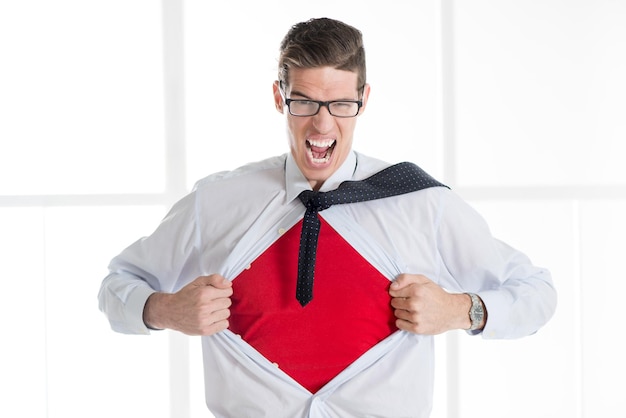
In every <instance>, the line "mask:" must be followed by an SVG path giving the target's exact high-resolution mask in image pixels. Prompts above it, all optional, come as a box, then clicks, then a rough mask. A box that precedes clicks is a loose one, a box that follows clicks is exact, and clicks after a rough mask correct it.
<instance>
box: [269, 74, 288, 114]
mask: <svg viewBox="0 0 626 418" xmlns="http://www.w3.org/2000/svg"><path fill="white" fill-rule="evenodd" d="M272 90H273V91H274V106H275V107H276V110H277V111H279V112H280V113H283V112H284V108H285V103H284V102H283V96H282V94H280V81H278V80H276V81H274V85H273V86H272Z"/></svg>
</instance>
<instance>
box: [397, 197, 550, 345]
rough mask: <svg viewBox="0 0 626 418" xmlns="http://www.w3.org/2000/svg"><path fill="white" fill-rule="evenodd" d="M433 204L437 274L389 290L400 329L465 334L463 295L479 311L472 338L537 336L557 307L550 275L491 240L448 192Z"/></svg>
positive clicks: (410, 278)
mask: <svg viewBox="0 0 626 418" xmlns="http://www.w3.org/2000/svg"><path fill="white" fill-rule="evenodd" d="M439 203H440V207H438V208H437V209H435V210H434V212H433V213H436V216H437V219H438V220H439V222H438V223H436V224H435V230H436V232H435V233H434V236H435V237H436V238H435V245H436V251H435V260H436V262H437V263H438V265H439V268H438V273H436V274H433V275H432V276H431V277H425V276H423V275H410V274H403V275H400V276H398V277H397V278H396V280H395V281H394V283H393V284H392V285H391V286H390V289H389V293H390V295H391V296H392V302H391V304H392V307H393V308H394V309H395V311H394V312H395V315H396V317H397V319H398V321H397V326H398V328H400V329H403V330H406V331H410V332H414V333H419V334H439V333H442V332H445V331H448V330H453V329H465V330H467V329H469V328H470V318H469V310H470V306H471V299H470V297H469V295H467V294H466V292H471V293H474V294H477V295H478V296H479V299H480V303H481V304H482V305H483V308H484V311H485V316H484V318H483V323H482V324H480V325H479V327H478V329H477V330H475V331H473V332H472V333H479V332H480V331H481V330H482V331H483V332H482V335H483V336H484V337H485V338H518V337H522V336H525V335H530V334H532V333H534V332H536V331H537V330H538V329H539V328H540V327H541V326H543V325H544V324H545V323H546V322H547V321H548V320H549V319H550V317H551V316H552V314H553V313H554V309H555V305H556V292H555V290H554V287H553V285H552V280H551V277H550V274H549V272H548V271H547V270H545V269H542V268H539V267H536V266H534V265H533V264H532V263H531V262H530V260H529V259H528V257H526V256H525V255H524V254H522V253H521V252H519V251H517V250H515V249H513V248H511V247H510V246H508V245H506V244H504V243H502V242H500V241H498V240H496V239H495V238H493V237H492V236H491V233H490V231H489V229H488V227H487V225H486V223H485V222H484V220H483V219H482V217H481V216H480V215H479V214H478V213H477V212H475V211H474V210H473V209H472V208H471V207H470V206H469V205H467V204H466V203H465V202H463V201H462V200H461V199H460V198H458V197H457V196H456V195H454V194H453V193H452V192H449V191H447V190H446V191H444V192H443V193H442V195H441V201H440V202H439ZM431 274H432V273H431ZM487 314H488V316H487Z"/></svg>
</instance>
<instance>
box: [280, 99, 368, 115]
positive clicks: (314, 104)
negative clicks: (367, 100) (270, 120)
mask: <svg viewBox="0 0 626 418" xmlns="http://www.w3.org/2000/svg"><path fill="white" fill-rule="evenodd" d="M285 104H286V105H287V108H288V109H289V113H290V114H292V115H293V116H315V115H317V114H318V113H319V111H320V108H321V107H322V106H324V107H325V108H326V109H328V113H330V114H331V115H332V116H335V117H337V118H353V117H355V116H356V115H358V114H359V110H360V109H361V106H363V102H362V101H361V100H331V101H329V102H320V101H319V100H309V99H297V100H294V99H285Z"/></svg>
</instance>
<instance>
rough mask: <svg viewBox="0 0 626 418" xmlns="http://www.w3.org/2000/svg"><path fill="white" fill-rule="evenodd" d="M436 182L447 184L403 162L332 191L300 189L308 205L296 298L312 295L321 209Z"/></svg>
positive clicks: (306, 299) (304, 299) (305, 300)
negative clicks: (318, 215) (318, 214)
mask: <svg viewBox="0 0 626 418" xmlns="http://www.w3.org/2000/svg"><path fill="white" fill-rule="evenodd" d="M435 186H442V187H447V186H444V185H443V184H441V183H439V182H438V181H437V180H435V179H433V178H432V177H431V176H430V175H428V174H427V173H426V172H425V171H423V170H422V169H421V168H419V167H418V166H416V165H415V164H413V163H408V162H404V163H399V164H396V165H393V166H390V167H388V168H386V169H384V170H382V171H380V172H378V173H376V174H374V175H373V176H371V177H368V178H367V179H365V180H361V181H344V182H343V183H341V184H340V185H339V187H338V188H337V189H335V190H331V191H329V192H314V191H312V190H305V191H303V192H302V193H300V195H298V197H299V198H300V200H301V201H302V203H303V204H304V206H306V212H305V214H304V220H303V223H302V233H301V235H300V251H299V254H298V284H297V287H296V298H297V299H298V301H299V302H300V304H301V305H302V306H306V305H307V304H308V303H309V302H310V301H311V300H312V299H313V277H314V273H315V253H316V252H317V237H318V235H319V231H320V220H319V218H318V217H317V213H318V212H320V211H322V210H324V209H328V208H329V207H331V206H332V205H338V204H343V203H357V202H364V201H367V200H375V199H382V198H385V197H390V196H397V195H401V194H405V193H410V192H414V191H417V190H421V189H425V188H428V187H435Z"/></svg>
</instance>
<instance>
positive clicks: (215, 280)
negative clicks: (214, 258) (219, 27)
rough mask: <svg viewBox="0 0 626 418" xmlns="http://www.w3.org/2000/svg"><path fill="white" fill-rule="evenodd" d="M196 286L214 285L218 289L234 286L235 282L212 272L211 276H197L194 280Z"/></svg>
mask: <svg viewBox="0 0 626 418" xmlns="http://www.w3.org/2000/svg"><path fill="white" fill-rule="evenodd" d="M191 283H192V284H193V285H195V286H213V287H216V288H218V289H226V288H229V287H232V285H233V283H232V282H231V281H230V280H228V279H226V278H224V277H223V276H221V275H219V274H211V275H209V276H200V277H197V278H196V279H195V280H194V281H193V282H191Z"/></svg>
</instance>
